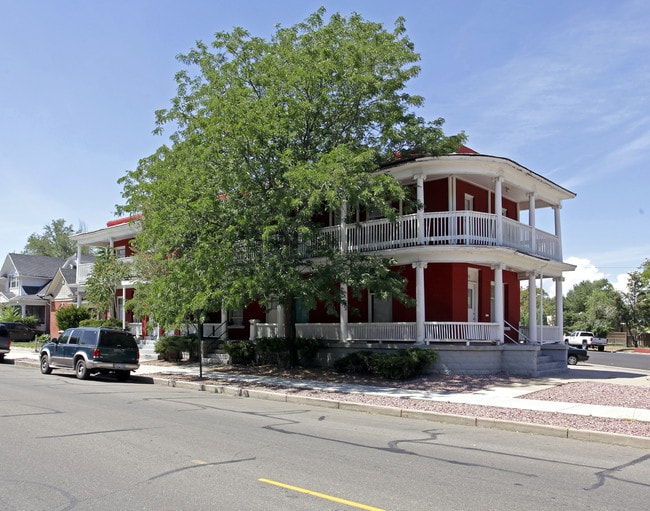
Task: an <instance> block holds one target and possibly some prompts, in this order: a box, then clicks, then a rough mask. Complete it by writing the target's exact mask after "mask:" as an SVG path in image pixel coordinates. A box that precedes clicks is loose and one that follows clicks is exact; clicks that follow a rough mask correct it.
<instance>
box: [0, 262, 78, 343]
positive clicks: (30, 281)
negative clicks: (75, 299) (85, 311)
mask: <svg viewBox="0 0 650 511" xmlns="http://www.w3.org/2000/svg"><path fill="white" fill-rule="evenodd" d="M64 262H65V259H61V258H58V257H47V256H37V255H28V254H8V255H7V257H6V258H5V261H4V264H3V265H2V269H1V270H0V286H1V289H0V303H2V304H8V305H12V306H17V307H20V311H21V316H22V317H25V316H34V317H36V318H37V320H38V324H37V326H36V327H37V329H38V330H41V331H42V332H49V323H50V312H49V308H50V303H49V301H48V299H47V298H45V296H44V294H43V290H44V288H46V287H47V285H48V284H49V283H50V281H51V280H52V278H53V277H54V275H55V274H56V273H57V271H58V270H59V268H61V266H62V265H63V263H64Z"/></svg>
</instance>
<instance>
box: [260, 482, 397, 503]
mask: <svg viewBox="0 0 650 511" xmlns="http://www.w3.org/2000/svg"><path fill="white" fill-rule="evenodd" d="M258 481H260V482H262V483H268V484H273V485H275V486H279V487H280V488H286V489H287V490H293V491H297V492H300V493H306V494H307V495H312V496H314V497H319V498H321V499H327V500H331V501H334V502H338V503H339V504H345V505H346V506H351V507H356V508H359V509H365V510H366V511H385V510H384V509H380V508H378V507H373V506H366V505H365V504H360V503H358V502H352V501H351V500H345V499H339V498H338V497H333V496H331V495H326V494H324V493H319V492H317V491H311V490H306V489H305V488H299V487H298V486H291V485H290V484H284V483H280V482H278V481H271V480H270V479H263V478H260V479H258Z"/></svg>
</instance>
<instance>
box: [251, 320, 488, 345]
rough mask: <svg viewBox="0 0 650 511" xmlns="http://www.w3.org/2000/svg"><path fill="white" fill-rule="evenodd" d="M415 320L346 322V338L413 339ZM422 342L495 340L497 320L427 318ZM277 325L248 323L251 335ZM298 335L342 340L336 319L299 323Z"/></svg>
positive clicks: (272, 332) (270, 333)
mask: <svg viewBox="0 0 650 511" xmlns="http://www.w3.org/2000/svg"><path fill="white" fill-rule="evenodd" d="M416 329H417V325H416V323H349V324H348V333H349V336H350V338H349V339H347V340H348V341H375V342H380V343H381V342H411V343H412V342H415V341H416ZM424 329H425V342H427V343H429V342H467V341H489V342H493V341H498V340H499V337H498V336H499V328H498V324H496V323H462V322H443V321H428V322H425V324H424ZM277 335H278V325H277V324H275V323H251V336H250V337H251V339H259V338H266V337H275V336H277ZM296 335H297V336H298V337H305V338H307V337H318V338H321V339H327V340H332V341H340V340H341V328H340V325H339V324H338V323H299V324H297V325H296Z"/></svg>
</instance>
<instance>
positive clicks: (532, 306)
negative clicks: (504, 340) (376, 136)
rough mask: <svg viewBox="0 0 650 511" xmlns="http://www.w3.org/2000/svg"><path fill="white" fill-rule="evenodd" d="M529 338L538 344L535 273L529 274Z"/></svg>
mask: <svg viewBox="0 0 650 511" xmlns="http://www.w3.org/2000/svg"><path fill="white" fill-rule="evenodd" d="M528 330H529V332H528V337H529V340H530V342H531V343H533V344H536V343H537V282H536V280H535V273H529V274H528Z"/></svg>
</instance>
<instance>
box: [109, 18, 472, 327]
mask: <svg viewBox="0 0 650 511" xmlns="http://www.w3.org/2000/svg"><path fill="white" fill-rule="evenodd" d="M179 58H180V60H181V61H182V62H183V63H184V64H185V65H186V66H187V68H186V69H184V70H181V71H180V72H179V73H178V74H177V75H176V80H177V83H178V95H177V97H176V98H174V100H173V102H172V106H171V107H170V108H168V109H166V110H161V111H159V112H157V131H162V130H163V129H164V128H165V127H166V126H171V127H172V129H174V131H173V133H172V134H171V137H170V139H171V144H170V145H165V146H162V147H161V148H160V149H159V150H158V151H157V152H156V153H155V154H153V155H152V156H150V157H148V158H144V159H143V160H141V161H140V163H139V165H138V167H137V169H135V170H133V171H131V172H129V173H127V175H126V176H124V177H123V178H122V179H121V183H122V184H123V186H124V191H123V197H124V199H125V204H124V205H123V206H122V207H121V208H120V211H123V212H127V213H143V224H142V225H143V230H142V233H141V234H140V235H139V236H138V240H137V249H138V250H139V251H140V253H141V254H143V255H144V254H146V257H148V258H151V259H152V260H153V261H154V267H155V268H156V270H155V272H152V274H151V275H149V276H148V278H149V282H148V283H147V284H145V287H146V286H150V287H151V289H155V288H158V289H162V288H163V287H166V286H168V285H169V286H171V285H173V282H174V281H176V284H175V285H176V286H182V287H183V288H184V289H187V290H191V294H194V295H196V297H195V299H194V301H193V304H192V306H191V308H193V309H195V310H201V309H204V308H205V307H209V306H215V304H218V305H216V306H218V307H221V306H224V307H228V308H238V307H241V306H242V305H243V304H245V303H247V302H249V301H251V300H260V301H261V302H262V303H267V304H270V303H275V302H277V303H281V304H284V305H285V310H286V322H287V327H288V329H289V336H291V335H292V334H293V331H292V329H291V326H292V325H293V324H294V322H293V319H294V317H293V311H294V305H295V304H296V301H297V300H300V302H301V304H302V305H303V306H307V307H310V306H313V305H314V303H315V301H316V300H322V301H324V302H325V303H328V304H329V305H332V306H334V305H336V303H337V302H340V300H341V299H342V298H341V294H340V293H339V291H338V289H339V288H338V285H339V284H340V283H343V284H345V285H347V286H349V289H350V290H352V291H353V292H360V291H361V290H362V289H371V290H373V291H374V292H377V293H379V294H382V293H384V294H386V293H389V292H390V293H393V295H394V296H398V297H399V296H403V295H402V294H401V290H402V284H403V283H402V281H401V279H399V278H397V276H396V275H395V274H393V273H391V272H389V271H388V266H389V264H390V261H388V260H384V259H380V258H376V257H362V256H360V255H358V254H355V253H345V252H342V251H340V250H339V247H338V245H337V243H335V241H336V239H337V237H336V236H333V237H332V238H331V239H328V238H327V237H326V236H323V234H322V231H321V228H322V226H323V225H322V223H319V222H317V221H315V219H317V218H322V217H323V215H324V214H326V213H330V212H333V213H335V214H339V213H340V212H341V211H346V210H347V211H348V212H349V213H350V215H351V216H350V220H351V219H352V214H354V212H356V211H359V210H372V211H377V212H380V213H382V214H383V215H385V216H386V217H388V218H394V217H395V216H396V210H395V208H394V206H395V205H396V204H397V203H398V202H399V201H400V200H404V199H407V197H406V194H405V189H404V188H403V187H401V186H399V185H398V183H397V182H396V181H395V180H394V179H393V178H391V177H390V176H388V175H387V174H385V173H381V172H375V171H376V170H377V168H378V167H379V166H380V165H381V164H383V163H388V162H391V161H392V160H393V158H394V154H395V153H397V152H401V153H403V154H405V153H418V154H423V153H425V154H428V155H434V156H435V155H441V154H446V153H449V152H453V151H454V150H456V149H457V148H458V147H459V145H460V143H461V142H462V141H463V140H464V135H463V134H459V135H455V136H451V137H448V136H445V134H444V132H443V130H442V126H443V122H444V121H443V120H442V119H435V120H433V121H431V122H427V121H425V120H424V119H423V118H421V117H419V116H418V115H416V113H415V112H414V111H415V109H417V108H418V107H420V106H421V105H422V104H423V99H422V98H421V97H419V96H415V95H411V94H409V93H407V92H406V90H405V89H406V84H407V82H408V81H409V80H410V79H412V78H414V77H415V76H416V75H417V74H418V72H419V67H418V66H417V65H416V63H417V61H418V60H419V55H418V54H417V53H416V52H415V50H414V47H413V44H412V42H411V41H410V40H409V38H408V37H407V35H406V30H405V26H404V20H403V19H401V18H400V19H398V20H397V21H396V22H395V27H394V29H393V30H392V31H390V30H386V29H385V28H384V27H383V26H382V25H381V24H379V23H374V22H370V21H366V20H364V19H363V18H362V17H361V16H359V15H357V14H353V15H351V16H350V17H349V18H346V17H343V16H341V15H339V14H334V15H333V16H331V17H330V18H329V19H328V20H326V19H325V10H324V9H320V10H319V11H317V12H316V13H314V14H312V15H311V16H309V17H308V18H307V19H306V20H305V21H304V22H302V23H299V24H297V25H295V26H292V27H288V28H282V27H278V28H277V29H276V31H275V33H274V35H273V36H272V37H271V38H270V39H268V40H265V39H262V38H259V37H253V36H251V35H250V34H249V33H248V32H247V31H245V30H244V29H242V28H235V29H234V30H233V31H232V32H228V33H226V32H221V33H218V34H216V37H215V40H214V41H213V42H212V44H211V45H207V44H204V43H202V42H198V43H197V45H196V47H195V48H194V49H192V50H191V51H189V52H188V53H187V54H185V55H181V56H180V57H179ZM177 279H180V282H179V281H178V280H177ZM170 289H171V288H170ZM164 296H165V297H166V298H165V299H164V300H165V303H161V300H159V299H157V298H156V293H148V299H149V300H150V302H149V303H148V307H149V308H150V311H151V312H153V313H155V314H157V315H158V319H164V318H161V316H164V315H167V314H170V309H171V308H172V307H171V306H170V303H169V302H168V301H167V300H173V302H172V303H175V304H176V306H177V307H178V309H179V310H182V309H185V308H186V304H185V303H181V302H184V300H185V298H184V297H185V296H186V293H184V292H183V293H179V295H178V296H179V298H178V299H175V298H174V296H176V295H174V293H172V292H171V291H170V292H169V293H165V294H164ZM334 309H335V307H333V310H334ZM165 311H167V312H165ZM172 316H173V314H172Z"/></svg>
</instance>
